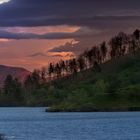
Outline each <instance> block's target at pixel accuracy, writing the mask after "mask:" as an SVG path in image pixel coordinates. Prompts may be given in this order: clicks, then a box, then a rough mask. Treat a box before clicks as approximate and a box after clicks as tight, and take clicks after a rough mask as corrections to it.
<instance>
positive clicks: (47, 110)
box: [45, 107, 140, 113]
mask: <svg viewBox="0 0 140 140" xmlns="http://www.w3.org/2000/svg"><path fill="white" fill-rule="evenodd" d="M45 112H54V113H55V112H140V107H124V108H95V109H55V108H48V109H46V110H45Z"/></svg>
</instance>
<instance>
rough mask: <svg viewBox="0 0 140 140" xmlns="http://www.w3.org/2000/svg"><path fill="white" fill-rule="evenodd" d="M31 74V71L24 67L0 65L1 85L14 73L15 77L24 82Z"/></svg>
mask: <svg viewBox="0 0 140 140" xmlns="http://www.w3.org/2000/svg"><path fill="white" fill-rule="evenodd" d="M29 74H30V72H29V71H27V70H26V69H24V68H18V67H10V66H4V65H0V85H3V82H4V80H5V78H6V76H7V75H12V76H13V77H15V78H18V79H19V80H20V81H21V82H23V81H24V80H25V78H26V77H27V76H28V75H29Z"/></svg>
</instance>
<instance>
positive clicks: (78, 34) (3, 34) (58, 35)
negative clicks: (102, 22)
mask: <svg viewBox="0 0 140 140" xmlns="http://www.w3.org/2000/svg"><path fill="white" fill-rule="evenodd" d="M100 32H101V31H98V30H95V29H90V28H87V27H82V28H80V29H79V30H78V31H75V32H72V33H71V32H70V33H68V32H53V33H45V34H42V35H40V34H34V33H24V32H22V33H13V32H8V31H6V30H0V38H6V39H69V38H85V37H91V36H94V35H98V34H99V33H100Z"/></svg>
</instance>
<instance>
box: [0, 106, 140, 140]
mask: <svg viewBox="0 0 140 140" xmlns="http://www.w3.org/2000/svg"><path fill="white" fill-rule="evenodd" d="M44 110H45V109H44V108H0V133H2V134H5V136H6V138H7V139H8V140H140V113H139V112H127V113H126V112H125V113H45V112H44Z"/></svg>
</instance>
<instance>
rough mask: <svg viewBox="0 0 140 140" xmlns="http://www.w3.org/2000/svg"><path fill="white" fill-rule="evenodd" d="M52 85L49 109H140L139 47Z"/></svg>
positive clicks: (48, 98) (48, 100)
mask: <svg viewBox="0 0 140 140" xmlns="http://www.w3.org/2000/svg"><path fill="white" fill-rule="evenodd" d="M101 69H102V71H101V72H100V73H97V72H95V71H94V70H93V69H90V70H87V71H83V72H81V73H78V74H77V75H73V76H71V77H69V78H63V79H59V80H56V81H54V82H52V83H51V85H50V86H49V90H48V91H49V92H50V93H51V94H49V96H48V97H47V102H48V104H49V105H50V109H49V111H107V110H108V111H113V110H114V111H117V110H118V111H124V110H137V109H138V110H140V51H137V53H136V54H129V55H126V56H123V57H120V58H117V59H113V60H111V61H109V62H107V63H105V64H102V65H101Z"/></svg>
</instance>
